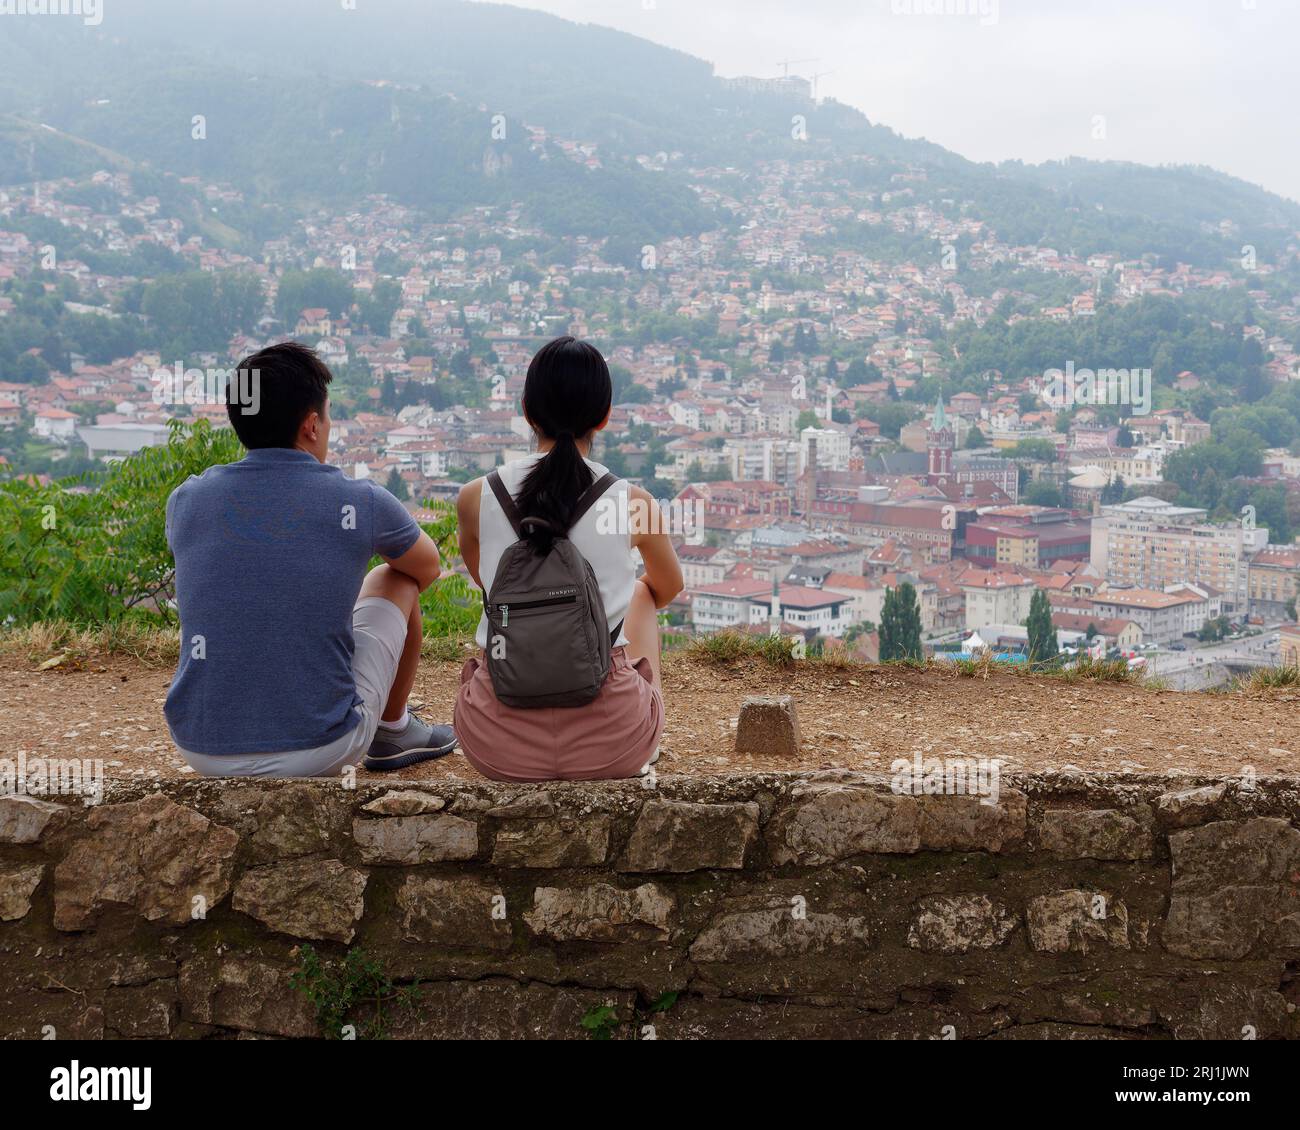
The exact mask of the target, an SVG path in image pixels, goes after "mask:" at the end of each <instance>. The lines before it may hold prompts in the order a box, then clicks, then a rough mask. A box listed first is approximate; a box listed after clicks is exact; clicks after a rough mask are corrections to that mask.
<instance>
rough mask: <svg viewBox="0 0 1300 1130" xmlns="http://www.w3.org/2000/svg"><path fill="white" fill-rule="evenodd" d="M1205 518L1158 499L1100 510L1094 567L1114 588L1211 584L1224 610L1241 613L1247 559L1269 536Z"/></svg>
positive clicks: (1157, 588)
mask: <svg viewBox="0 0 1300 1130" xmlns="http://www.w3.org/2000/svg"><path fill="white" fill-rule="evenodd" d="M1205 519H1206V511H1204V510H1200V509H1196V508H1194V507H1190V506H1175V505H1174V504H1173V503H1171V502H1166V501H1165V500H1164V499H1161V498H1150V497H1147V498H1135V499H1134V500H1133V501H1132V502H1124V503H1118V504H1116V505H1114V506H1103V507H1102V508H1101V515H1100V516H1099V517H1098V518H1096V519H1095V520H1094V522H1093V529H1092V564H1093V567H1094V568H1096V569H1097V571H1098V572H1099V573H1101V574H1102V576H1104V577H1105V578H1106V580H1107V581H1108V582H1110V583H1111V584H1113V585H1124V586H1131V587H1133V588H1138V589H1152V590H1155V591H1156V592H1163V591H1164V590H1166V589H1168V588H1171V587H1173V586H1176V585H1209V586H1210V587H1211V588H1213V589H1217V590H1218V591H1219V592H1221V593H1223V594H1224V602H1225V611H1235V610H1237V609H1239V608H1244V607H1245V605H1246V600H1247V594H1248V588H1247V566H1248V563H1249V559H1250V556H1251V555H1252V554H1253V553H1254V552H1255V551H1256V550H1259V549H1262V548H1263V547H1264V546H1265V545H1267V544H1268V531H1267V530H1266V529H1256V528H1252V527H1251V526H1250V525H1249V523H1247V522H1245V521H1243V522H1241V523H1229V524H1226V525H1213V524H1211V523H1209V522H1207V521H1206V520H1205Z"/></svg>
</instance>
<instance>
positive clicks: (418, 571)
mask: <svg viewBox="0 0 1300 1130" xmlns="http://www.w3.org/2000/svg"><path fill="white" fill-rule="evenodd" d="M380 556H381V557H382V556H383V554H380ZM384 560H385V561H387V562H388V564H389V565H391V566H392V567H393V568H394V569H396V570H397V571H398V572H399V573H405V574H406V576H408V577H410V578H411V580H413V581H414V582H415V583H416V584H417V585H418V586H419V587H420V591H421V592H424V590H425V589H427V588H428V587H429V586H430V585H431V584H433V582H434V581H436V580H437V579H438V578H439V577H440V576H442V560H441V558H440V557H439V556H438V547H437V546H436V545H434V543H433V538H431V537H430V536H429V535H428V534H426V533H425V532H424V531H423V530H421V531H420V536H419V537H418V538H416V539H415V544H414V545H413V546H411V548H410V549H408V550H407V551H406V552H405V553H403V554H402V556H401V557H384Z"/></svg>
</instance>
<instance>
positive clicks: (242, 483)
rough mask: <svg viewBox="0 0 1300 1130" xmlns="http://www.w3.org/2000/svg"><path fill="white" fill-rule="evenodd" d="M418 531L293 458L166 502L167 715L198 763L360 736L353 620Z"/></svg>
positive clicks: (363, 488) (188, 484) (251, 460)
mask: <svg viewBox="0 0 1300 1130" xmlns="http://www.w3.org/2000/svg"><path fill="white" fill-rule="evenodd" d="M419 536H420V527H419V526H418V525H416V523H415V520H414V519H413V518H412V517H411V516H410V515H409V514H408V513H407V512H406V509H405V508H404V507H403V506H402V504H401V503H400V502H398V501H397V499H396V498H394V497H393V496H392V495H391V494H389V493H388V491H386V490H385V489H384V488H383V487H381V486H378V485H377V484H375V483H372V482H370V481H369V480H365V479H362V480H357V479H349V478H348V477H347V476H346V475H344V474H343V472H342V471H341V470H340V469H339V468H337V467H330V466H327V465H325V464H323V463H319V462H317V460H316V459H315V457H314V456H312V455H310V454H308V453H307V452H305V451H297V450H294V449H292V448H284V447H274V448H259V449H257V450H255V451H250V452H249V453H248V454H247V455H246V456H245V457H244V458H243V459H242V460H240V461H239V462H238V463H230V464H226V465H225V466H220V467H210V468H208V470H206V471H204V472H203V474H202V475H198V476H192V477H191V478H189V479H188V480H186V481H185V482H183V483H182V484H181V485H180V486H179V487H177V488H176V489H175V490H174V491H173V492H172V495H171V498H169V499H168V500H167V544H168V545H169V546H170V547H171V551H172V555H173V556H174V557H175V558H176V600H177V603H178V604H179V606H180V617H181V658H180V664H179V666H178V667H177V669H176V677H175V678H174V679H173V680H172V686H171V691H170V692H169V693H168V695H167V705H166V707H165V709H164V713H165V714H166V716H167V724H168V726H169V727H170V729H171V733H172V739H173V740H174V741H175V742H176V744H177V745H178V746H180V747H181V748H182V749H185V750H190V751H191V752H193V753H206V754H222V753H284V752H286V751H290V750H299V749H314V748H315V747H317V746H322V745H326V744H327V743H329V742H332V741H335V740H336V739H338V738H341V737H343V736H344V735H345V734H348V733H350V732H351V731H352V730H353V729H354V728H355V727H356V725H357V723H358V721H359V716H358V715H357V714H355V713H354V711H353V707H354V706H356V704H357V703H359V702H360V701H361V700H360V698H359V697H358V695H357V690H356V684H355V683H354V682H353V679H352V607H353V605H354V604H355V603H356V600H357V593H358V592H359V591H360V589H361V582H362V581H363V580H364V579H365V575H366V569H367V566H368V565H369V562H370V558H371V557H372V556H373V555H374V554H376V553H377V554H380V555H382V556H384V557H389V558H393V557H400V556H401V555H402V554H403V553H405V552H406V551H407V550H408V549H410V548H411V546H413V545H414V544H415V543H416V541H417V539H418V538H419Z"/></svg>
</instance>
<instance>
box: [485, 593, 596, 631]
mask: <svg viewBox="0 0 1300 1130" xmlns="http://www.w3.org/2000/svg"><path fill="white" fill-rule="evenodd" d="M577 602H578V594H577V593H576V592H574V593H569V595H568V596H552V597H547V598H545V599H543V600H522V601H518V602H516V603H514V604H498V605H497V611H498V612H500V613H501V626H502V627H503V628H504V627H506V626H507V625H508V624H509V623H510V609H511V608H515V609H519V608H545V607H547V606H548V605H552V604H576V603H577Z"/></svg>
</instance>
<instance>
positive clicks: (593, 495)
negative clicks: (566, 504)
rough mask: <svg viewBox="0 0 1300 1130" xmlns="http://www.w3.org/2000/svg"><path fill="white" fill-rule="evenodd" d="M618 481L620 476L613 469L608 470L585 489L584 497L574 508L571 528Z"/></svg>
mask: <svg viewBox="0 0 1300 1130" xmlns="http://www.w3.org/2000/svg"><path fill="white" fill-rule="evenodd" d="M616 482H618V476H617V475H616V474H614V473H613V472H612V471H606V472H605V473H604V474H603V475H601V477H600V478H599V479H597V480H596V481H595V482H594V483H592V484H591V486H589V487H588V488H587V489H586V490H585V491H583V492H582V497H581V498H579V499H578V505H577V506H575V507H574V508H573V517H572V518H571V519H570V520H569V529H573V527H574V526H576V525H577V524H578V523H579V522H580V521H582V518H583V516H584V515H585V514H586V513H587V511H588V510H590V509H591V508H592V507H593V506H595V505H596V502H597V500H598V499H599V498H600V496H601V495H602V494H604V493H605V492H606V491H607V490H609V488H610V487H612V486H613V485H614V484H615V483H616Z"/></svg>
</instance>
